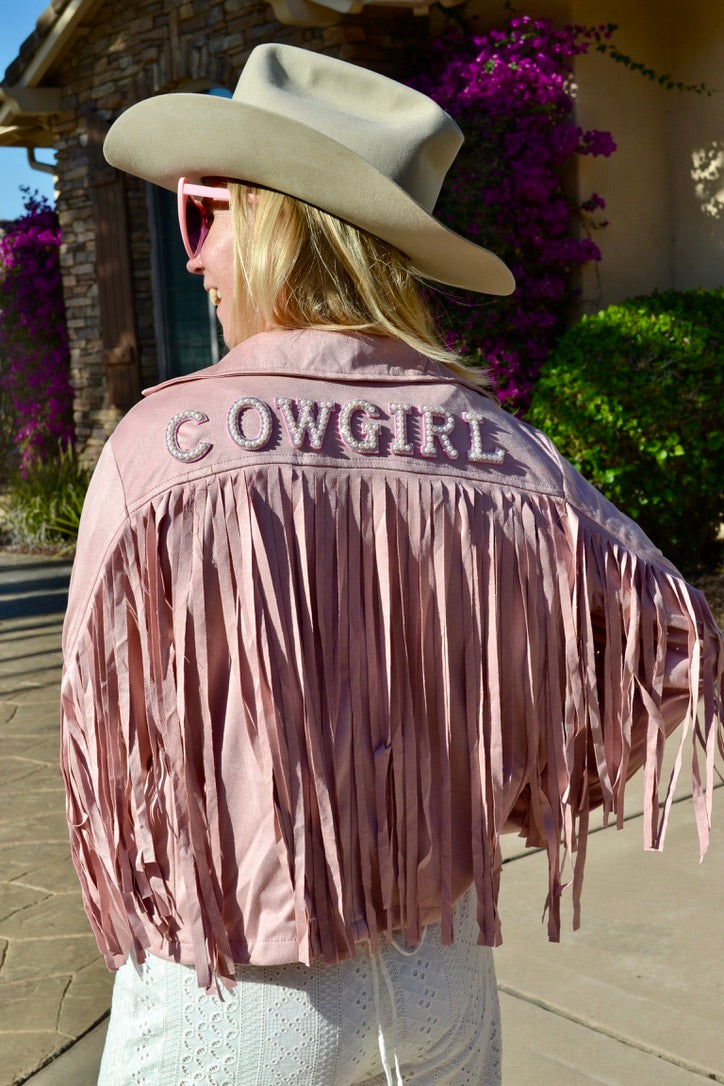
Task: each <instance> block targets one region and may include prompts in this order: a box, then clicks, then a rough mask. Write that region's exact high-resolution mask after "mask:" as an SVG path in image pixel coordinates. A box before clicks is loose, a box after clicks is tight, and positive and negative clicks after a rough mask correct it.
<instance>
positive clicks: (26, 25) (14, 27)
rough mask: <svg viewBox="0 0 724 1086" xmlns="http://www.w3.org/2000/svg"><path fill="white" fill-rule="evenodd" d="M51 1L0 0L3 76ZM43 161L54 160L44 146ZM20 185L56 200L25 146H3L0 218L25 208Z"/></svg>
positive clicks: (48, 178)
mask: <svg viewBox="0 0 724 1086" xmlns="http://www.w3.org/2000/svg"><path fill="white" fill-rule="evenodd" d="M49 3H50V0H22V3H18V0H0V27H1V28H2V30H1V31H0V78H4V76H5V70H6V68H7V66H8V65H9V64H11V63H12V61H13V60H14V59H15V57H16V56H17V55H18V52H19V50H20V46H21V44H22V42H24V41H25V39H26V38H27V36H28V34H30V33H31V32H32V30H33V28H34V26H35V21H36V19H37V18H38V16H39V15H40V13H41V12H42V11H44V10H45V8H46V7H47V6H48V4H49ZM37 158H38V159H39V160H40V161H41V162H52V161H53V152H52V151H51V150H50V149H47V148H42V149H40V150H38V152H37ZM21 185H28V186H29V187H30V188H31V189H33V190H37V191H38V192H40V193H41V195H43V196H47V198H48V199H49V200H50V201H51V202H52V201H53V178H52V175H51V174H48V173H40V172H39V171H37V170H33V169H31V168H30V166H29V165H28V158H27V151H26V150H25V148H24V147H18V148H15V147H0V219H14V218H16V217H17V216H18V215H20V214H22V211H23V196H22V193H21V192H20V186H21Z"/></svg>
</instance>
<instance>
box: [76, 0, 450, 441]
mask: <svg viewBox="0 0 724 1086" xmlns="http://www.w3.org/2000/svg"><path fill="white" fill-rule="evenodd" d="M427 34H428V22H427V19H424V18H420V17H417V16H414V15H413V14H412V13H410V12H409V11H399V10H398V11H395V10H394V9H382V8H380V9H377V10H375V9H367V10H366V11H365V12H364V13H362V14H360V15H358V16H353V17H347V18H346V20H345V21H344V22H342V23H341V24H339V25H337V26H334V27H331V28H327V29H309V28H299V27H287V26H282V25H281V24H280V23H278V22H277V21H276V20H275V19H274V16H273V13H272V9H271V7H270V6H269V5H268V4H267V3H265V2H263V0H247V2H243V0H241V2H240V0H226V2H224V0H216V2H214V0H184V2H180V0H136V2H133V3H130V2H127V3H123V4H118V3H116V2H115V0H112V2H111V0H107V2H106V3H104V4H101V5H100V7H99V8H98V10H97V13H96V15H95V18H94V20H93V23H92V25H91V26H89V27H87V28H83V29H82V30H81V32H80V34H79V36H78V39H77V41H76V43H75V45H74V48H73V49H72V51H71V52H70V53H69V55H68V56H67V57H66V58H65V60H64V62H63V66H62V68H61V69H60V70H59V71H58V73H57V77H56V80H55V81H56V82H57V84H58V85H60V86H62V87H63V88H64V89H65V94H64V98H63V106H64V110H65V112H64V113H63V114H62V115H61V116H60V117H59V119H58V121H57V124H56V136H57V142H56V148H57V169H58V200H57V208H58V214H59V219H60V225H61V229H62V234H63V243H62V248H61V264H62V271H63V287H64V293H65V303H66V311H67V320H68V331H69V336H70V350H71V379H72V383H73V386H74V390H75V425H76V434H77V446H78V450H79V452H80V453H81V455H82V456H83V457H84V459H86V460H87V461H89V462H92V461H94V460H95V459H96V458H97V456H98V454H99V452H100V449H101V447H102V445H103V443H104V441H105V440H106V438H107V437H108V435H109V434H110V433H111V431H112V430H113V427H114V426H115V425H116V423H117V422H118V420H119V417H120V412H119V411H118V410H117V409H115V408H113V407H109V406H108V403H107V400H106V397H105V369H104V362H103V349H102V343H101V336H100V325H99V310H98V289H97V283H96V275H95V237H96V233H95V232H96V224H95V222H94V220H93V209H92V202H91V186H90V174H91V156H90V147H89V144H88V134H87V128H86V118H87V117H88V116H90V115H92V114H94V113H95V114H97V115H99V116H100V117H101V118H103V119H104V120H105V121H108V122H111V121H112V120H114V119H115V118H116V117H117V116H118V115H119V113H121V112H122V111H123V110H124V109H125V108H127V107H128V106H129V105H131V104H132V103H133V102H136V101H138V100H140V99H142V98H146V97H148V96H150V95H152V94H161V93H165V92H167V91H172V90H176V89H179V88H183V89H199V90H202V89H205V88H207V87H209V86H226V87H228V88H229V89H230V90H233V88H234V86H235V83H236V79H237V77H238V74H239V72H240V71H241V68H242V67H243V63H244V61H245V59H246V57H247V56H248V53H249V52H250V50H251V49H252V48H253V47H254V46H255V45H257V44H259V43H260V42H264V41H272V40H274V41H285V42H288V43H289V44H292V45H300V46H304V47H309V48H313V49H318V50H322V51H324V52H328V53H330V54H332V55H335V56H340V57H342V58H343V59H345V60H351V61H354V62H357V63H360V64H364V65H366V66H368V67H371V68H375V69H377V70H379V71H382V72H385V74H389V75H392V76H397V77H400V78H404V76H405V75H407V74H408V73H409V70H410V65H411V64H413V63H414V60H415V59H416V57H417V56H418V55H419V49H420V46H421V45H422V43H423V42H424V41H425V40H426V38H427ZM189 84H190V87H189ZM127 203H128V216H129V224H130V246H131V260H132V266H133V279H134V295H135V319H136V334H137V340H138V351H139V362H140V370H141V383H142V385H144V386H145V385H149V384H153V383H154V382H155V381H156V380H157V379H158V377H157V374H158V370H157V359H156V344H155V334H154V315H153V298H152V287H151V268H150V238H149V232H148V215H147V208H146V193H145V186H144V185H143V184H142V183H140V182H137V181H135V180H134V179H129V181H128V184H127Z"/></svg>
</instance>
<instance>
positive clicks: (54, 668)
mask: <svg viewBox="0 0 724 1086" xmlns="http://www.w3.org/2000/svg"><path fill="white" fill-rule="evenodd" d="M68 571H69V570H68V564H67V563H65V562H63V561H58V560H52V561H49V560H46V559H40V558H37V557H32V556H17V555H13V554H8V553H2V552H0V781H1V783H2V790H1V792H0V1086H16V1084H19V1083H24V1082H29V1083H31V1084H32V1086H94V1084H95V1082H96V1075H97V1069H98V1063H99V1060H100V1052H101V1049H102V1044H103V1035H104V1030H105V1021H104V1020H105V1017H106V1013H107V1008H108V1005H109V1001H110V992H111V978H110V977H109V975H108V974H107V973H106V970H105V967H104V966H103V964H102V962H101V961H100V959H99V957H98V955H97V952H96V949H95V943H94V941H93V939H92V937H91V935H90V934H89V928H88V925H87V922H86V920H85V917H84V915H83V912H82V909H81V907H80V895H79V891H78V888H77V883H76V879H75V874H74V872H73V870H72V866H71V864H70V859H69V850H68V844H67V834H66V829H65V819H64V813H63V792H62V784H61V780H60V775H59V772H58V769H57V763H58V728H57V717H58V710H57V702H58V682H59V674H60V657H59V645H60V626H61V621H62V611H63V607H64V600H65V590H66V584H67V577H68ZM685 777H686V769H684V771H683V775H682V785H685V784H686V783H687V781H686V779H685ZM637 784H638V782H636V781H633V782H631V785H630V786H629V788H630V793H629V795H630V797H631V798H630V806H629V812H628V813H629V815H630V816H631V819H630V821H629V822H628V823H627V826H626V829H625V831H624V832H623V833H621V834H618V833H616V831H614V830H606V831H602V832H598V833H594V834H593V835H592V837H591V840H590V844H589V860H588V866H587V872H586V882H585V886H584V893H583V925H582V930H581V931H580V932H578V933H575V934H574V933H572V932H571V931H570V910H569V909H566V908H565V907H564V910H563V912H564V934H563V939H562V942H561V944H560V945H558V946H552V945H550V944H549V943H548V942H547V940H546V935H545V929H544V928H543V927H542V925H541V923H540V915H541V911H542V904H543V900H544V897H545V885H546V875H545V857H544V856H543V855H542V854H540V853H536V852H527V851H525V850H524V849H522V848H521V846H520V843H519V842H518V841H517V840H516V839H508V840H507V841H506V865H505V870H504V873H503V892H502V900H501V912H502V918H503V933H504V937H505V945H504V946H503V947H501V948H500V949H499V950H498V951H497V952H496V962H497V969H498V979H499V982H500V987H501V1002H502V1008H503V1031H504V1049H505V1055H504V1064H503V1067H504V1074H503V1081H504V1084H505V1086H588V1084H594V1083H597V1084H606V1086H696V1084H698V1086H703V1084H704V1083H705V1082H709V1083H711V1082H719V1083H724V1017H723V1013H722V1008H723V1007H724V964H723V963H724V934H723V932H722V908H721V903H722V890H723V889H724V840H723V835H722V832H721V830H720V829H715V830H714V833H713V836H712V844H711V849H710V853H709V855H708V857H707V859H706V860H705V862H704V864H703V865H701V866H700V865H699V864H698V863H697V842H696V833H695V830H694V823H693V815H692V811H691V807H690V804H689V803H688V802H687V801H686V800H684V801H682V802H681V803H678V804H677V805H676V806H675V808H674V811H673V816H672V821H671V826H670V830H669V837H668V841H667V847H666V851H665V852H664V854H663V855H658V854H645V853H643V852H642V849H641V840H642V827H641V818H640V815H638V814H637V806H636V802H635V797H637V796H638V792H640V787H638V788H637ZM680 791H681V792H682V794H685V793H686V789H685V788H683V787H682V789H680ZM716 799H717V800H718V802H717V803H716V804H715V815H716V816H717V819H718V822H719V824H721V823H722V822H724V810H722V804H723V803H724V791H721V790H719V792H718V795H717V797H716ZM178 1086H182V1084H181V1083H179V1084H178Z"/></svg>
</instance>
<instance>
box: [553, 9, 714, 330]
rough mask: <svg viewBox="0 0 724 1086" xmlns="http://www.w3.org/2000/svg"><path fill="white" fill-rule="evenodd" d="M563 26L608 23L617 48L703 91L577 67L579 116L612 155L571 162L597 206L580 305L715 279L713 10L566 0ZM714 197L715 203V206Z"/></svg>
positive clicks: (596, 64)
mask: <svg viewBox="0 0 724 1086" xmlns="http://www.w3.org/2000/svg"><path fill="white" fill-rule="evenodd" d="M572 16H573V19H574V21H576V22H580V23H584V24H588V23H591V22H594V23H599V22H601V23H607V22H609V21H610V22H618V23H619V24H620V25H619V29H618V30H617V31H616V35H615V40H616V43H617V46H618V48H619V49H620V50H621V52H623V53H626V54H628V55H630V56H631V57H633V58H634V59H635V60H638V61H641V62H643V63H644V64H646V65H647V66H649V67H651V68H653V69H654V70H655V71H657V72H659V73H662V74H663V73H666V74H670V75H671V76H672V77H673V78H674V79H675V80H677V81H681V82H683V83H686V84H699V83H701V82H705V83H706V84H707V85H708V86H709V87H711V88H713V93H712V94H711V95H706V94H697V93H694V92H692V91H683V92H682V91H678V90H666V89H665V88H663V87H660V86H658V85H657V84H655V83H651V82H649V81H647V80H645V79H643V78H642V77H641V76H640V75H638V74H636V73H635V72H630V71H628V70H627V69H625V68H623V67H622V66H621V65H620V64H616V63H614V62H612V61H611V60H610V58H608V57H604V56H600V55H597V54H594V55H592V56H589V57H585V58H583V59H581V60H580V61H579V63H578V65H577V78H578V87H579V89H578V117H579V120H580V123H581V124H582V125H583V126H584V127H586V128H608V129H610V130H611V131H612V132H613V136H614V139H615V140H616V143H617V145H618V149H617V151H616V153H615V154H614V155H612V156H611V158H610V159H607V160H601V159H599V160H590V161H588V162H584V163H583V164H582V168H581V171H580V185H581V191H582V192H588V191H590V190H591V189H595V190H596V191H598V192H600V193H601V195H603V196H604V197H605V199H606V203H607V208H606V217H607V218H608V219H609V223H610V225H609V226H608V227H607V229H606V230H605V231H602V232H601V235H600V237H597V238H596V240H597V242H599V243H600V246H601V250H602V253H603V260H602V263H601V265H600V269H598V270H597V269H594V268H589V269H587V270H586V272H585V273H584V298H585V301H586V307H587V308H588V309H597V308H600V307H601V306H603V305H607V304H609V303H612V302H616V301H619V300H621V299H623V298H626V297H630V296H632V295H636V294H648V293H650V292H651V291H653V290H665V289H677V290H681V289H687V288H691V287H708V288H711V287H717V286H721V285H722V283H723V282H724V160H723V155H724V86H723V85H722V79H721V73H722V71H724V7H723V6H722V5H720V4H709V3H706V2H702V0H698V2H692V3H688V4H684V3H683V2H681V0H663V2H661V3H656V4H653V3H651V2H649V0H635V2H631V3H629V4H627V5H626V6H625V11H624V12H623V13H622V11H621V5H620V4H619V3H616V2H614V0H606V2H601V0H575V2H574V3H573V5H572ZM717 193H719V197H718V199H717Z"/></svg>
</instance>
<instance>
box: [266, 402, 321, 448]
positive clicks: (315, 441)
mask: <svg viewBox="0 0 724 1086" xmlns="http://www.w3.org/2000/svg"><path fill="white" fill-rule="evenodd" d="M274 402H275V403H276V405H277V407H278V408H279V410H280V411H281V413H282V415H283V416H284V423H285V425H286V428H287V433H288V434H289V440H290V441H291V443H292V445H294V448H295V449H301V447H302V445H303V444H304V438H305V435H306V437H307V438H308V439H309V444H310V445H311V446H312V448H313V449H316V450H317V451H319V449H321V448H322V442H323V441H324V435H325V433H326V432H327V425H328V423H329V416H330V415H331V413H332V408H333V407H334V404H333V403H332V401H331V400H289V399H287V398H286V396H276V397H275V399H274ZM292 404H296V405H297V415H296V417H295V415H294V408H293V407H292ZM314 408H316V415H315V411H314Z"/></svg>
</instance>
